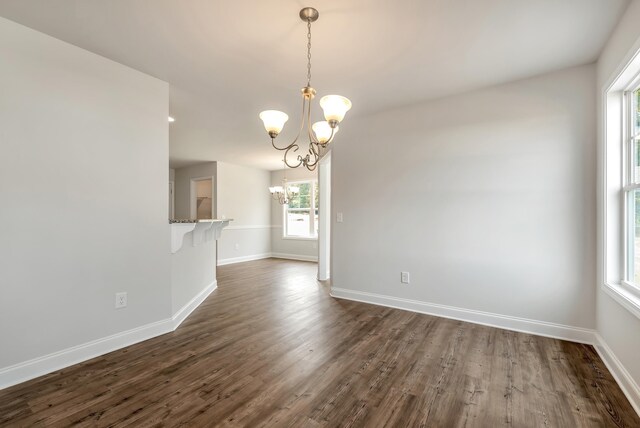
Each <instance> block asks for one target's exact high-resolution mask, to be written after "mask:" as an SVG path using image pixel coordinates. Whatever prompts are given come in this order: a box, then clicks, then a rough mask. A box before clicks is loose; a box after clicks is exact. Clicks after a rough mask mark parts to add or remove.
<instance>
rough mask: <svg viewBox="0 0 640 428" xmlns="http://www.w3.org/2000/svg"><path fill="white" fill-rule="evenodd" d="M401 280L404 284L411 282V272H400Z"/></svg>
mask: <svg viewBox="0 0 640 428" xmlns="http://www.w3.org/2000/svg"><path fill="white" fill-rule="evenodd" d="M400 282H402V283H403V284H408V283H409V272H400Z"/></svg>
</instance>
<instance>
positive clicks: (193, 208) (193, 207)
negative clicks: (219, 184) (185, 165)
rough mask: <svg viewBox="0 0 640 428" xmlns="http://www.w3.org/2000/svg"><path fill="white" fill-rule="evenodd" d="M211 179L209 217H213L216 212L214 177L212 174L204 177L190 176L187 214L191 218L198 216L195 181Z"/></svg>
mask: <svg viewBox="0 0 640 428" xmlns="http://www.w3.org/2000/svg"><path fill="white" fill-rule="evenodd" d="M205 180H211V218H214V217H215V212H216V207H215V204H216V198H215V193H216V187H215V181H214V177H213V176H212V175H209V176H204V177H191V179H190V184H189V214H190V217H189V218H191V219H196V218H198V194H197V189H196V183H197V182H198V181H205Z"/></svg>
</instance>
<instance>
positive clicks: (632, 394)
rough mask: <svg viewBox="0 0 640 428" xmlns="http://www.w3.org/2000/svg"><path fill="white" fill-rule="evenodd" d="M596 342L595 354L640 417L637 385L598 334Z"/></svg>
mask: <svg viewBox="0 0 640 428" xmlns="http://www.w3.org/2000/svg"><path fill="white" fill-rule="evenodd" d="M596 340H597V342H596V344H595V345H594V347H595V348H596V352H598V355H600V358H601V359H602V361H603V362H604V364H605V365H606V366H607V368H608V369H609V371H610V372H611V375H612V376H613V378H614V379H615V380H616V382H618V385H619V386H620V389H622V392H624V395H625V396H626V397H627V400H629V402H630V403H631V405H632V406H633V409H634V410H635V411H636V413H637V414H638V415H640V387H638V384H637V383H636V382H635V381H634V380H633V378H632V377H631V375H630V374H629V372H628V371H627V369H625V368H624V366H623V365H622V363H621V362H620V360H618V357H616V355H615V354H614V353H613V351H612V350H611V348H609V345H607V342H605V341H604V339H603V338H602V337H601V336H600V335H599V334H598V333H596Z"/></svg>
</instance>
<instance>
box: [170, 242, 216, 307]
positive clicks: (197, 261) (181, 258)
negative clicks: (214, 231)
mask: <svg viewBox="0 0 640 428" xmlns="http://www.w3.org/2000/svg"><path fill="white" fill-rule="evenodd" d="M193 239H194V238H193V232H191V233H187V234H186V235H184V240H183V242H182V247H181V248H180V250H178V252H176V253H175V254H172V255H171V285H172V289H171V306H172V314H176V313H177V312H179V311H180V310H181V309H182V308H184V307H185V305H187V304H188V303H189V302H191V300H192V299H193V298H194V297H195V296H198V295H199V294H200V293H202V291H203V290H206V289H207V288H208V287H209V286H211V285H212V284H213V283H214V282H215V281H216V241H215V240H211V241H206V242H203V243H201V244H199V245H197V246H193Z"/></svg>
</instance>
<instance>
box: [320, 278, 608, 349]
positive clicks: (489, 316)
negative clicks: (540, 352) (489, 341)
mask: <svg viewBox="0 0 640 428" xmlns="http://www.w3.org/2000/svg"><path fill="white" fill-rule="evenodd" d="M330 294H331V296H332V297H337V298H339V299H347V300H354V301H357V302H363V303H370V304H373V305H379V306H386V307H390V308H396V309H403V310H406V311H411V312H418V313H421V314H428V315H435V316H439V317H443V318H451V319H455V320H460V321H467V322H471V323H474V324H481V325H486V326H490V327H497V328H502V329H506V330H513V331H518V332H522V333H529V334H535V335H538V336H545V337H552V338H554V339H562V340H569V341H572V342H579V343H586V344H590V345H592V344H594V343H595V342H596V336H595V334H596V333H595V331H594V330H591V329H587V328H581V327H571V326H567V325H562V324H555V323H550V322H545V321H536V320H530V319H526V318H519V317H512V316H509V315H500V314H494V313H490V312H482V311H475V310H471V309H464V308H456V307H453V306H446V305H440V304H437V303H427V302H420V301H417V300H410V299H402V298H398V297H391V296H385V295H382V294H374V293H365V292H362V291H354V290H347V289H344V288H336V287H332V288H331V293H330Z"/></svg>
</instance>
